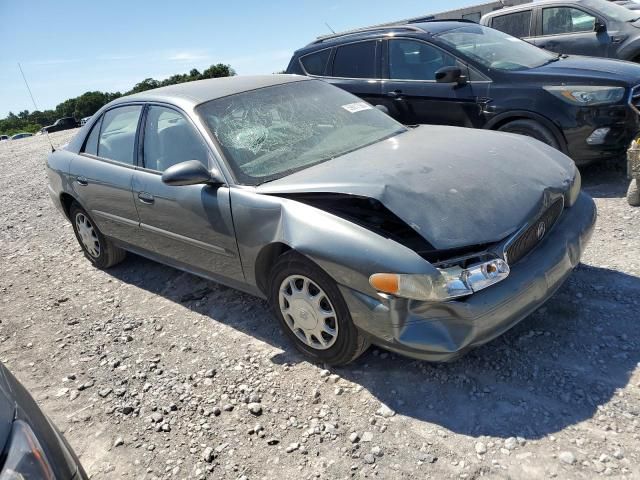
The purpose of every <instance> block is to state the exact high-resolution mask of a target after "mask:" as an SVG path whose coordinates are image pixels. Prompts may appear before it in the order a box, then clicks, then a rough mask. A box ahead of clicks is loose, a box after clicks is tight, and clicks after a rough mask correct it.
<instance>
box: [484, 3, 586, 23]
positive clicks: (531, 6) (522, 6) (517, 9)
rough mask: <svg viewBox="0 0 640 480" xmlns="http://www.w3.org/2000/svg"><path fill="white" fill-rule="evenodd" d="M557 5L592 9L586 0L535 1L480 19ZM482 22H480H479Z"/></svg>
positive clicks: (506, 8)
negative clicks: (582, 5) (585, 6)
mask: <svg viewBox="0 0 640 480" xmlns="http://www.w3.org/2000/svg"><path fill="white" fill-rule="evenodd" d="M558 3H565V4H573V5H580V4H589V3H591V5H590V6H591V7H594V5H593V2H589V1H588V0H536V1H535V2H529V3H523V4H521V5H515V6H513V7H504V8H501V9H499V10H494V11H493V12H489V13H487V14H485V15H483V16H482V18H489V17H496V16H500V15H503V14H504V13H508V12H516V11H519V10H531V9H532V8H534V7H538V6H540V5H543V6H544V5H555V4H558ZM480 21H482V20H480Z"/></svg>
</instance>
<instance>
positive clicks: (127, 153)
mask: <svg viewBox="0 0 640 480" xmlns="http://www.w3.org/2000/svg"><path fill="white" fill-rule="evenodd" d="M141 111H142V107H141V106H140V105H131V106H127V107H117V108H114V109H112V110H109V111H108V112H107V113H105V114H104V117H103V118H102V129H101V131H100V140H99V141H98V156H99V157H102V158H108V159H109V160H115V161H116V162H122V163H127V164H129V165H133V164H134V163H135V160H134V159H135V155H134V154H135V144H136V131H137V129H138V120H139V118H140V112H141Z"/></svg>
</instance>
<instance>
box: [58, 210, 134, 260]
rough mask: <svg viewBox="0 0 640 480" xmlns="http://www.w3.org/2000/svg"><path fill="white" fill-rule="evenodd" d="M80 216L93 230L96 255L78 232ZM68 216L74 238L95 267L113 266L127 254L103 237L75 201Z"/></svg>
mask: <svg viewBox="0 0 640 480" xmlns="http://www.w3.org/2000/svg"><path fill="white" fill-rule="evenodd" d="M79 216H82V217H84V219H86V221H87V222H89V225H90V226H91V228H92V229H93V231H94V232H95V237H94V238H95V242H96V243H97V245H98V249H97V251H98V255H97V256H96V255H95V254H94V253H95V251H94V253H91V252H90V251H89V250H88V248H87V247H86V246H85V244H84V241H83V239H82V234H81V233H80V229H79V227H78V217H79ZM69 217H70V218H71V225H72V226H73V233H75V234H76V239H77V240H78V243H79V244H80V248H82V252H83V253H84V256H85V257H87V259H89V261H90V262H91V263H93V264H94V265H95V266H96V267H98V268H102V269H106V268H109V267H113V266H114V265H116V264H118V263H120V262H122V261H123V260H124V258H125V257H126V255H127V252H126V251H125V250H123V249H122V248H119V247H116V246H115V245H114V244H113V242H112V241H111V240H109V239H108V238H107V237H105V236H104V235H103V234H102V232H101V231H100V230H99V229H98V226H97V225H96V224H95V222H94V221H93V219H92V218H91V217H90V216H89V214H88V213H87V212H86V210H85V209H84V208H82V207H81V206H80V205H79V204H78V203H77V202H73V203H72V204H71V208H69Z"/></svg>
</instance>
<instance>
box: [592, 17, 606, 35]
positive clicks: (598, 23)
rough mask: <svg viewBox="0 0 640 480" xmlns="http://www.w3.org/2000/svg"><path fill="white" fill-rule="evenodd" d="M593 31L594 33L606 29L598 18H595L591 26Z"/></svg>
mask: <svg viewBox="0 0 640 480" xmlns="http://www.w3.org/2000/svg"><path fill="white" fill-rule="evenodd" d="M593 31H594V32H596V33H603V32H606V31H607V26H606V25H605V24H604V23H602V22H601V21H600V20H596V21H595V24H594V26H593Z"/></svg>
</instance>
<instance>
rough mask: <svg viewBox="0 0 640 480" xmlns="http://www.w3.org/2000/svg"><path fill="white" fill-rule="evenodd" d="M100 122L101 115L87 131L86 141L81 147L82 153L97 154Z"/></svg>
mask: <svg viewBox="0 0 640 480" xmlns="http://www.w3.org/2000/svg"><path fill="white" fill-rule="evenodd" d="M101 123H102V117H100V118H99V119H98V121H97V122H96V123H95V124H94V125H93V128H91V132H89V136H88V137H87V141H86V142H85V143H84V148H83V149H82V151H83V152H84V153H88V154H89V155H95V156H97V155H98V136H99V135H100V124H101Z"/></svg>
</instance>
